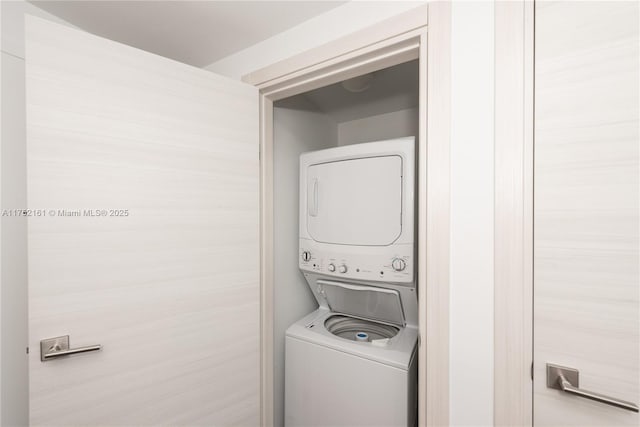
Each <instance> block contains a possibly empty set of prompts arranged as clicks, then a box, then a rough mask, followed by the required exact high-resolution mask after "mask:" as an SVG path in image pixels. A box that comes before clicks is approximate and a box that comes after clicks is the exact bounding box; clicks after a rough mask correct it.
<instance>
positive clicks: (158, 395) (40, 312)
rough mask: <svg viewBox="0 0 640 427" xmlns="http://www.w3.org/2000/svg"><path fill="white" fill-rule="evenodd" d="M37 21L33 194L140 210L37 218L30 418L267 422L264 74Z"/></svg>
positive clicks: (31, 28)
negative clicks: (238, 76) (78, 349)
mask: <svg viewBox="0 0 640 427" xmlns="http://www.w3.org/2000/svg"><path fill="white" fill-rule="evenodd" d="M27 29H28V32H27V58H28V60H27V88H28V91H27V129H28V144H27V147H28V151H27V164H28V168H27V170H28V177H27V180H28V184H29V187H28V190H29V191H28V204H29V206H30V207H32V208H48V209H129V212H130V215H129V216H126V217H106V218H104V217H99V218H96V217H64V216H56V217H51V216H47V217H34V218H30V219H29V228H28V244H29V248H28V255H29V267H28V268H29V339H30V342H29V346H30V348H31V349H32V351H31V352H30V355H29V359H30V363H29V376H30V391H29V392H30V423H31V424H32V425H41V424H49V423H50V422H51V420H55V422H56V423H58V424H61V425H132V424H135V425H165V424H171V425H176V424H182V425H256V424H258V422H259V409H260V408H259V405H260V401H259V385H260V380H259V378H260V376H259V361H260V354H259V351H260V350H259V349H260V341H259V315H260V309H259V298H260V295H259V238H258V236H259V212H258V200H259V194H258V189H259V180H258V172H259V167H258V166H259V162H258V102H257V101H258V96H257V90H256V89H255V88H252V87H250V86H248V85H245V84H242V83H239V82H235V81H232V80H230V79H228V78H224V77H220V76H216V75H214V74H211V73H208V72H205V71H202V70H199V69H196V68H192V67H188V66H186V65H184V64H180V63H177V62H174V61H170V60H167V59H165V58H161V57H158V56H155V55H152V54H149V53H146V52H142V51H139V50H137V49H133V48H130V47H127V46H123V45H119V44H117V43H114V42H111V41H108V40H104V39H100V38H98V37H95V36H91V35H88V34H85V33H82V32H80V31H76V30H72V29H69V28H66V27H63V26H58V25H55V24H51V23H48V22H47V21H43V20H39V19H35V18H33V19H31V20H30V21H28V27H27ZM65 334H69V335H70V336H71V340H72V345H75V346H82V345H87V344H96V343H99V344H102V345H103V346H104V349H103V350H102V351H101V352H98V353H91V354H85V355H79V356H73V357H69V358H67V359H65V360H55V361H50V362H46V363H42V362H41V361H40V359H39V352H38V342H39V340H40V339H43V338H47V337H54V336H58V335H65Z"/></svg>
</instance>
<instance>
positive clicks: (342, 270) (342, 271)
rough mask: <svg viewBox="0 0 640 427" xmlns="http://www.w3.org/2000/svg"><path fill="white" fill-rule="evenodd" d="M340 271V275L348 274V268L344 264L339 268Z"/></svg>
mask: <svg viewBox="0 0 640 427" xmlns="http://www.w3.org/2000/svg"><path fill="white" fill-rule="evenodd" d="M338 271H339V272H340V273H346V272H347V266H346V265H344V264H342V265H341V266H340V267H338Z"/></svg>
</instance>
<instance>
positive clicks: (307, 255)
mask: <svg viewBox="0 0 640 427" xmlns="http://www.w3.org/2000/svg"><path fill="white" fill-rule="evenodd" d="M321 246H322V245H318V244H317V243H316V242H313V241H308V240H301V242H300V251H299V262H298V264H299V266H300V269H301V270H304V271H310V272H314V273H320V274H325V275H328V276H334V277H336V278H343V279H346V278H349V279H359V280H371V281H377V282H396V283H412V282H413V281H414V268H413V264H414V260H413V258H414V254H413V245H397V246H394V247H393V252H391V251H390V252H388V253H384V254H383V253H381V251H380V250H379V248H375V249H374V250H372V251H371V253H366V252H368V251H366V249H365V250H364V251H363V248H362V247H359V248H357V251H353V253H352V251H350V250H349V249H350V248H349V247H348V246H346V247H345V249H344V251H342V252H337V251H336V250H335V245H332V250H331V251H327V250H326V248H322V247H321Z"/></svg>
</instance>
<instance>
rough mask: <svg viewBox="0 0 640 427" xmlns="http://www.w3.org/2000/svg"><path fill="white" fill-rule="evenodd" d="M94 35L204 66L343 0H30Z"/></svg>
mask: <svg viewBox="0 0 640 427" xmlns="http://www.w3.org/2000/svg"><path fill="white" fill-rule="evenodd" d="M29 2H30V3H32V4H33V5H35V6H37V7H39V8H41V9H44V10H46V11H47V12H49V13H51V14H53V15H55V16H57V17H59V18H61V19H63V20H64V21H67V22H68V23H70V24H72V25H74V26H76V27H78V28H81V29H83V30H85V31H87V32H90V33H93V34H96V35H98V36H102V37H106V38H108V39H111V40H115V41H118V42H121V43H124V44H127V45H130V46H134V47H137V48H139V49H143V50H146V51H149V52H153V53H156V54H158V55H162V56H165V57H168V58H171V59H175V60H177V61H180V62H184V63H187V64H191V65H194V66H196V67H204V66H206V65H209V64H211V63H213V62H215V61H217V60H219V59H221V58H223V57H225V56H228V55H230V54H232V53H235V52H237V51H240V50H242V49H244V48H247V47H249V46H252V45H254V44H256V43H257V42H259V41H261V40H264V39H266V38H269V37H271V36H273V35H275V34H278V33H280V32H283V31H285V30H287V29H289V28H292V27H294V26H296V25H297V24H300V23H301V22H303V21H306V20H308V19H311V18H313V17H314V16H317V15H320V14H322V13H324V12H326V11H328V10H330V9H333V8H335V7H337V6H339V5H341V4H343V3H346V2H345V1H237V0H236V1H218V0H216V1H213V0H209V1H202V0H200V1H191V0H174V1H157V0H156V1H149V0H140V1H113V0H107V1H102V0H67V1H56V0H44V1H42V0H41V1H37V0H30V1H29Z"/></svg>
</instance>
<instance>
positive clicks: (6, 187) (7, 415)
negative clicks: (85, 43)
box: [0, 0, 68, 426]
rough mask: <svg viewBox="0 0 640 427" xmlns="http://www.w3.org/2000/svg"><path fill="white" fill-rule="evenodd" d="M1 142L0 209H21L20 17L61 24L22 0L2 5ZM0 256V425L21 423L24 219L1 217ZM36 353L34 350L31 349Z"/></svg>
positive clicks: (24, 401)
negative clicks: (28, 16) (0, 264)
mask: <svg viewBox="0 0 640 427" xmlns="http://www.w3.org/2000/svg"><path fill="white" fill-rule="evenodd" d="M0 8H1V11H2V12H1V14H0V15H1V19H2V21H1V22H2V27H1V28H2V32H1V40H2V45H1V46H2V53H1V58H2V59H1V65H2V92H1V95H2V100H1V104H0V105H1V109H2V111H1V120H2V141H1V146H0V159H1V164H0V171H1V179H0V186H1V187H0V195H1V199H0V205H1V206H0V207H1V208H2V209H3V210H4V209H22V208H25V207H26V204H27V203H26V196H27V195H26V145H25V95H24V14H25V13H28V14H31V15H36V16H40V17H43V18H46V19H49V20H52V21H55V22H59V23H62V24H66V25H68V24H67V23H65V22H63V21H61V20H60V19H58V18H56V17H54V16H52V15H50V14H48V13H46V12H44V11H42V10H41V9H38V8H37V7H35V6H33V5H32V4H30V3H26V2H25V1H23V0H14V1H2V2H1V4H0ZM1 228H2V235H1V238H0V253H1V263H2V268H1V269H0V272H1V273H0V286H1V288H0V304H1V305H0V351H1V356H0V413H1V414H2V418H0V424H1V425H3V426H21V425H27V424H28V420H29V418H28V417H29V400H28V399H29V396H28V371H27V355H26V348H27V328H28V325H27V234H26V219H25V218H16V217H2V220H1ZM31 351H39V349H31Z"/></svg>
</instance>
